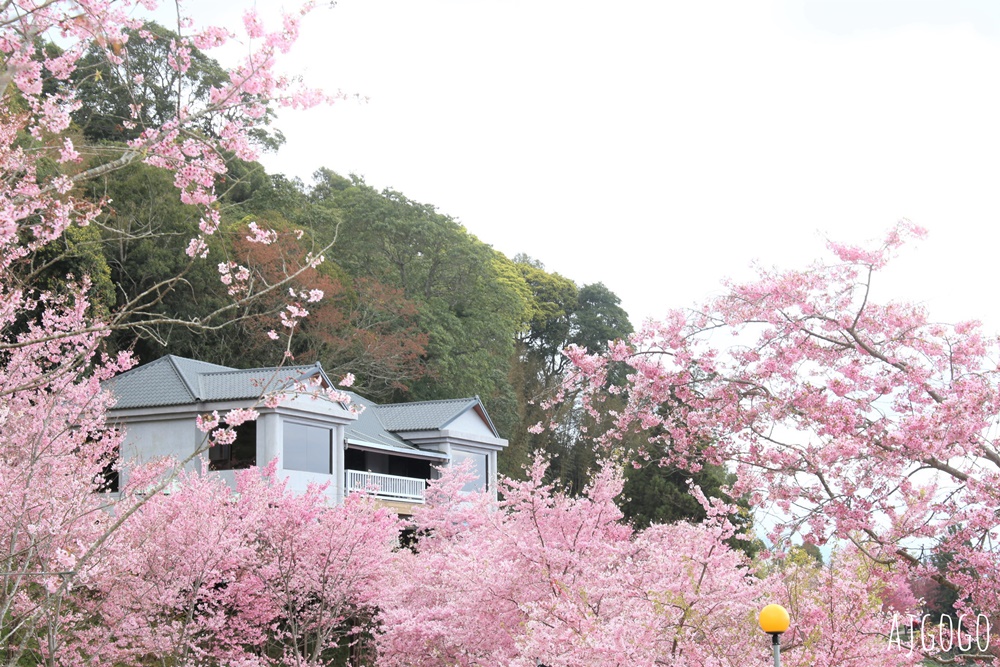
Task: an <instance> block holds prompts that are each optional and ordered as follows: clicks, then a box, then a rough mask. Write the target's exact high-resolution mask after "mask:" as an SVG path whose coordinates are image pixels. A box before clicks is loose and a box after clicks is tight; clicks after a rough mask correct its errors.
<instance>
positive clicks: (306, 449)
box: [283, 422, 333, 475]
mask: <svg viewBox="0 0 1000 667" xmlns="http://www.w3.org/2000/svg"><path fill="white" fill-rule="evenodd" d="M332 445H333V431H332V430H330V429H328V428H322V427H320V426H306V425H305V424H296V423H294V422H285V428H284V451H283V454H284V468H285V470H302V471H304V472H318V473H323V474H325V475H331V474H333V447H332Z"/></svg>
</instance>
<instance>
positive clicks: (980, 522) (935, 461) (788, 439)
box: [570, 221, 1000, 617]
mask: <svg viewBox="0 0 1000 667" xmlns="http://www.w3.org/2000/svg"><path fill="white" fill-rule="evenodd" d="M922 235H923V230H921V229H919V228H917V227H915V226H913V225H912V224H910V223H909V222H907V221H902V222H900V223H899V224H898V225H897V226H896V227H895V228H894V229H893V230H892V231H891V232H890V233H889V234H888V236H887V238H886V239H885V240H884V241H883V242H881V243H879V244H877V245H875V246H874V247H873V248H872V249H865V248H857V247H853V246H845V245H841V244H837V243H831V244H830V249H831V250H832V251H833V253H834V255H835V259H834V261H833V262H831V263H829V264H814V265H813V266H811V267H809V268H806V269H804V270H788V271H783V270H779V269H767V270H765V269H760V271H759V273H760V275H759V277H758V279H757V280H755V281H751V282H748V283H742V284H736V283H730V284H728V286H727V292H726V293H725V294H723V295H722V296H720V297H717V298H714V299H712V300H711V301H709V302H707V303H705V304H703V305H702V306H701V307H699V308H698V309H697V310H695V311H693V312H682V311H676V312H673V313H671V314H669V315H668V317H667V319H666V320H665V321H663V322H660V323H655V322H651V323H648V324H647V325H646V326H645V327H644V328H643V329H642V330H641V331H639V332H637V333H636V334H635V335H634V336H632V338H631V339H630V340H629V341H627V344H623V343H619V344H618V345H617V346H614V347H613V348H612V350H613V351H612V352H611V353H610V354H609V355H605V356H604V357H603V358H599V357H594V356H593V355H585V354H581V353H580V352H579V351H570V355H571V356H570V358H571V359H572V361H573V362H574V363H575V364H576V368H577V370H578V373H577V374H576V375H575V376H574V377H573V378H571V380H570V382H571V384H572V388H573V389H576V388H583V389H584V392H585V398H584V400H585V402H587V403H588V404H589V405H590V406H591V407H597V405H598V402H599V401H600V400H601V399H602V396H604V395H605V393H606V387H605V382H606V379H605V375H604V372H603V369H604V367H605V364H607V363H610V362H611V361H615V362H620V363H624V364H626V365H627V367H628V382H627V386H625V387H623V388H622V390H623V391H620V395H622V396H624V397H625V398H626V405H625V407H624V408H623V409H622V410H620V411H618V412H617V413H616V415H615V423H614V425H613V427H612V429H611V430H610V431H609V432H607V433H605V434H603V436H602V439H603V443H604V444H605V446H607V447H611V448H614V447H615V446H616V443H618V442H619V441H620V437H621V435H622V434H623V433H627V432H629V431H630V430H631V429H635V428H639V429H649V431H648V432H649V433H651V434H652V435H651V440H650V444H649V446H648V447H647V448H645V449H644V450H643V451H642V452H640V455H642V456H645V457H646V458H653V459H660V460H661V461H662V462H663V463H666V464H670V465H679V466H682V467H688V468H691V469H695V467H696V466H697V465H698V464H699V462H701V461H707V462H710V463H723V462H728V463H730V464H731V465H732V466H733V470H734V471H735V472H736V473H737V476H738V479H737V481H736V483H735V485H734V487H733V489H732V491H733V493H735V494H737V495H743V494H746V495H747V497H748V498H750V499H751V501H752V502H753V503H754V505H756V506H761V507H765V508H768V509H770V510H772V511H774V512H775V513H776V515H777V516H778V517H780V520H779V521H778V522H777V524H776V525H775V527H774V530H773V531H772V533H771V535H770V537H771V539H772V540H774V541H775V542H776V543H778V544H783V543H785V541H786V540H787V539H788V538H789V537H790V536H791V535H792V534H795V533H797V534H798V535H799V536H801V537H803V538H804V539H806V540H808V541H810V542H812V543H814V544H818V545H823V544H827V543H837V542H843V541H847V542H849V543H851V544H853V545H854V546H855V548H857V549H858V550H859V552H860V553H863V554H866V555H867V557H868V558H869V559H870V562H871V563H873V564H876V565H877V566H878V567H879V568H887V569H885V570H884V571H885V572H887V573H888V572H890V571H893V572H894V571H897V570H900V569H901V570H903V571H905V572H907V573H908V574H907V576H909V577H910V578H911V579H914V580H916V579H919V578H936V579H939V580H941V581H943V582H945V585H947V586H948V587H951V588H953V589H954V590H955V591H956V592H958V594H959V600H960V603H959V604H960V605H964V606H963V608H964V609H965V610H967V611H968V612H969V613H970V614H973V615H974V614H975V613H980V612H983V613H987V614H990V615H992V616H994V617H995V616H997V615H1000V605H998V603H997V596H996V588H995V586H994V585H993V584H992V583H987V582H990V581H992V580H993V578H992V575H990V576H985V575H987V574H988V573H994V572H997V571H998V570H1000V547H998V546H997V541H996V539H995V537H996V525H997V520H996V517H997V513H996V508H997V507H998V506H1000V484H998V482H1000V442H998V441H997V433H998V430H1000V370H998V365H997V359H1000V345H998V340H997V338H996V337H995V336H988V335H986V334H985V333H984V332H983V331H982V330H981V328H980V326H979V324H978V323H975V322H966V323H959V324H957V325H953V326H948V325H944V324H940V323H937V322H935V321H933V320H932V319H930V318H929V317H928V315H927V313H926V312H925V311H924V309H923V308H922V307H921V306H919V305H913V304H907V303H897V302H889V303H880V302H879V301H878V300H877V299H876V298H875V288H876V287H877V280H878V278H879V275H880V274H879V271H881V270H884V269H885V268H886V266H887V264H888V262H889V260H890V259H891V257H892V255H893V254H894V253H895V252H896V251H897V249H898V247H899V246H900V244H901V243H902V242H903V241H904V240H905V239H907V238H913V237H920V236H922ZM725 331H729V332H731V333H732V334H733V336H732V337H731V338H730V340H731V341H732V343H731V344H728V347H726V346H724V345H720V343H719V342H720V339H722V336H720V334H721V333H722V332H725ZM930 553H937V554H940V555H945V554H946V555H947V558H948V562H949V563H950V565H949V567H948V569H947V571H946V572H941V571H937V570H936V569H935V566H934V564H933V562H934V561H932V560H931V559H930V558H929V557H928V556H929V554H930Z"/></svg>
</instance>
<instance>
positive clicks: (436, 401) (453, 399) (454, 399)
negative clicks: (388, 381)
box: [375, 396, 479, 408]
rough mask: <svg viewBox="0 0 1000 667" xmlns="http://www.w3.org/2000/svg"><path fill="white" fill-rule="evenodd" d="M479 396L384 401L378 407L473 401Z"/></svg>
mask: <svg viewBox="0 0 1000 667" xmlns="http://www.w3.org/2000/svg"><path fill="white" fill-rule="evenodd" d="M478 400H479V397H478V396H475V397H471V396H470V397H467V398H435V399H431V400H427V401H408V402H405V403H382V404H377V405H376V406H375V407H376V408H399V407H406V406H408V405H427V404H429V403H459V402H461V403H472V402H475V401H478Z"/></svg>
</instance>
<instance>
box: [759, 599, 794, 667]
mask: <svg viewBox="0 0 1000 667" xmlns="http://www.w3.org/2000/svg"><path fill="white" fill-rule="evenodd" d="M757 622H758V623H760V629H761V630H763V631H764V632H766V633H767V634H769V635H771V648H772V650H773V651H774V667H781V633H782V632H784V631H785V630H787V629H788V626H789V624H790V623H791V619H790V618H789V616H788V610H787V609H785V608H784V607H782V606H781V605H780V604H769V605H767V606H766V607H764V608H763V609H761V610H760V616H759V617H758V619H757Z"/></svg>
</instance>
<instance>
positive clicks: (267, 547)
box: [61, 464, 399, 665]
mask: <svg viewBox="0 0 1000 667" xmlns="http://www.w3.org/2000/svg"><path fill="white" fill-rule="evenodd" d="M274 471H275V467H274V465H273V464H272V465H271V466H269V467H267V468H263V469H260V470H246V471H241V472H240V473H238V480H237V488H236V489H233V488H231V487H229V486H227V485H226V484H225V483H224V482H223V481H222V480H221V479H220V478H218V477H215V476H212V475H204V474H197V473H189V474H183V475H181V476H180V477H179V478H178V479H177V480H176V484H174V485H173V490H172V491H171V493H169V494H157V495H156V496H155V497H152V498H150V499H149V500H147V501H145V502H144V503H143V505H142V508H141V511H140V512H138V513H137V514H136V515H135V516H133V518H132V520H130V521H128V522H126V523H125V524H124V525H123V526H122V527H121V528H120V529H119V530H118V531H117V532H116V533H115V534H114V535H113V536H112V537H111V538H110V540H109V548H108V550H107V551H106V553H105V554H104V555H103V556H102V558H101V559H100V561H99V562H95V563H94V564H93V565H92V566H91V567H90V568H88V570H87V571H86V573H85V576H84V577H83V578H82V581H81V582H80V586H79V589H78V590H77V591H75V593H74V595H73V596H72V597H71V600H70V602H71V603H72V604H73V605H74V608H75V610H76V616H75V617H74V618H75V620H77V622H76V623H75V624H72V625H69V626H68V627H66V628H65V631H64V634H65V635H66V636H67V639H66V641H65V650H64V652H63V655H62V656H61V657H62V660H63V662H64V664H76V663H83V662H88V661H90V662H94V661H95V660H96V661H99V662H101V663H102V664H108V665H114V664H137V663H143V662H145V661H147V660H149V659H150V658H151V657H153V658H155V660H156V661H157V662H158V663H160V664H164V665H166V664H191V663H198V664H203V663H208V664H242V665H272V664H273V665H305V664H308V665H316V664H336V663H334V662H332V660H333V658H332V657H331V656H339V655H340V653H346V649H347V648H349V646H350V645H351V644H353V643H356V642H357V641H359V640H360V639H362V638H363V636H364V633H365V632H367V631H368V630H370V628H369V627H368V626H367V623H368V622H369V620H368V619H370V617H371V616H372V614H373V613H374V607H373V604H374V602H375V601H376V599H377V596H378V594H379V593H380V591H381V590H382V586H381V582H382V579H383V578H384V576H385V573H386V571H387V570H388V569H389V568H390V567H391V566H392V559H393V549H394V547H395V546H396V544H397V536H398V534H399V526H398V519H397V517H396V516H395V514H393V513H392V512H390V511H389V510H387V509H385V508H379V507H376V506H375V505H374V503H373V502H372V501H371V499H369V498H368V497H366V496H363V495H355V496H352V497H350V498H349V499H348V501H347V502H346V503H344V504H342V505H339V506H335V507H332V506H330V505H329V504H328V502H327V498H326V496H325V494H324V492H323V491H324V490H323V488H320V487H313V488H310V489H309V490H308V491H306V492H305V493H301V494H293V493H291V492H289V491H288V490H287V489H286V488H285V486H284V484H283V483H282V482H280V481H278V480H277V479H276V478H275V475H274ZM123 502H125V503H136V502H139V499H137V498H135V497H134V496H133V495H131V494H129V495H127V497H126V499H125V501H123ZM338 649H343V650H342V651H341V652H340V653H338V652H337V650H338Z"/></svg>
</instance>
